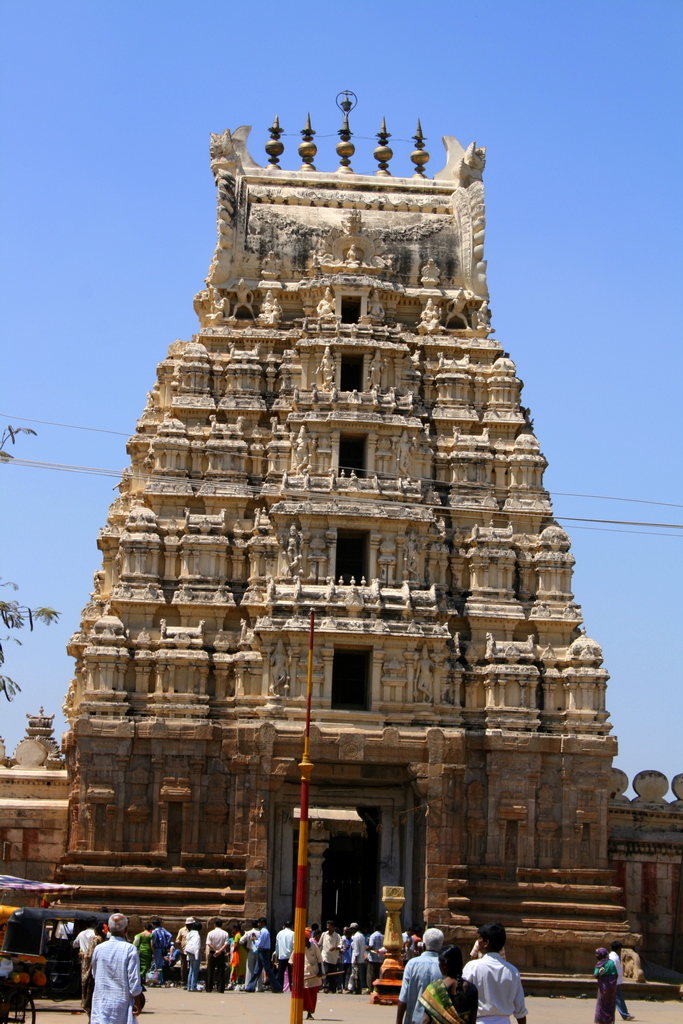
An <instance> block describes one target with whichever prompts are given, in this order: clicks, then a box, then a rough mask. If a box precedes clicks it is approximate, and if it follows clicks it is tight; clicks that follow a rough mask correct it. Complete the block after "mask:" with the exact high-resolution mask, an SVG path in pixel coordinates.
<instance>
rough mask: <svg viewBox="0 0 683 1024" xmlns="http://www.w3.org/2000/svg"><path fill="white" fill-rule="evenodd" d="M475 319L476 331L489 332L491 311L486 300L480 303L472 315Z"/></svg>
mask: <svg viewBox="0 0 683 1024" xmlns="http://www.w3.org/2000/svg"><path fill="white" fill-rule="evenodd" d="M474 317H475V329H478V330H485V331H490V330H491V310H490V309H489V304H488V301H487V300H486V299H484V301H483V302H482V304H481V306H480V307H479V309H478V310H477V312H476V313H475V314H474Z"/></svg>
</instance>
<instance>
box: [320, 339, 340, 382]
mask: <svg viewBox="0 0 683 1024" xmlns="http://www.w3.org/2000/svg"><path fill="white" fill-rule="evenodd" d="M335 372H336V366H335V362H334V356H333V355H332V353H331V351H330V346H329V345H326V346H325V351H324V353H323V357H322V359H321V361H320V366H319V367H318V373H319V374H320V376H321V377H322V381H323V390H324V391H331V390H332V388H333V387H334V378H335Z"/></svg>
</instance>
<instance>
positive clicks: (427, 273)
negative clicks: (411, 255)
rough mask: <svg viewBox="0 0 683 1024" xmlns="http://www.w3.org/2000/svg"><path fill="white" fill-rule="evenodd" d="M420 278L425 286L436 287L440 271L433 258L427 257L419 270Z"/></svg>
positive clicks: (439, 278)
mask: <svg viewBox="0 0 683 1024" xmlns="http://www.w3.org/2000/svg"><path fill="white" fill-rule="evenodd" d="M420 273H421V275H422V276H421V277H420V280H421V281H422V284H423V285H424V286H425V287H426V288H438V287H439V281H440V280H441V271H440V270H439V268H438V267H437V265H436V263H435V262H434V260H433V259H432V258H431V256H430V257H429V259H428V260H427V262H426V263H425V265H424V267H423V268H422V270H421V272H420Z"/></svg>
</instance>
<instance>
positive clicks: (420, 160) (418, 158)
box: [410, 117, 429, 178]
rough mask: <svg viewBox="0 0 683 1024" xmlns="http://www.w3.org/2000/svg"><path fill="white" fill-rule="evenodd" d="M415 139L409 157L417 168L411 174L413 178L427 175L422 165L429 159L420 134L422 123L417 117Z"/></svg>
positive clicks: (422, 136) (423, 139)
mask: <svg viewBox="0 0 683 1024" xmlns="http://www.w3.org/2000/svg"><path fill="white" fill-rule="evenodd" d="M413 138H414V140H415V149H414V150H413V152H412V153H411V154H410V159H411V160H412V161H413V163H414V164H415V166H416V168H417V173H416V174H414V175H413V177H414V178H426V177H427V175H426V174H425V172H424V165H425V164H426V163H427V162H428V161H429V153H428V152H427V151H426V150H425V138H424V135H423V134H422V125H421V124H420V119H419V117H418V119H417V128H416V129H415V134H414V135H413Z"/></svg>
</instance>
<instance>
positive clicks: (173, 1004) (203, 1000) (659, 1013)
mask: <svg viewBox="0 0 683 1024" xmlns="http://www.w3.org/2000/svg"><path fill="white" fill-rule="evenodd" d="M147 995H148V1000H147V1006H146V1007H145V1010H144V1012H143V1014H142V1015H141V1016H140V1018H139V1020H140V1024H188V1022H189V1021H191V1020H194V1019H198V1018H204V1019H206V1020H219V1019H220V1020H223V1021H225V1020H226V1018H228V1019H229V1021H230V1024H232V1022H233V1021H247V1020H249V1021H251V1022H252V1024H289V1009H290V998H289V995H288V994H287V993H283V994H282V995H272V994H271V993H270V992H255V993H253V994H245V993H242V992H226V993H225V995H219V994H218V993H217V992H212V993H210V994H207V993H206V992H185V991H183V990H182V989H177V988H176V989H154V990H150V991H149V992H148V993H147ZM527 1005H528V1009H529V1018H528V1020H529V1024H592V1021H593V1011H594V1009H595V1004H594V1003H593V1000H592V999H571V998H568V999H545V998H540V997H539V998H533V997H529V998H528V1000H527ZM43 1007H44V1009H43ZM628 1007H629V1010H630V1011H631V1013H632V1014H634V1016H635V1018H636V1020H637V1021H638V1022H639V1024H682V1022H683V1004H681V1003H680V1002H666V1003H649V1002H641V1001H638V1002H632V1001H630V1000H629V1004H628ZM78 1009H79V1004H77V1003H57V1004H55V1003H47V1004H39V1014H38V1022H37V1024H65V1022H66V1021H67V1020H69V1019H73V1020H78V1018H79V1017H80V1019H81V1020H82V1021H83V1022H84V1024H85V1022H86V1021H87V1016H86V1015H85V1014H83V1013H80V1014H78V1013H76V1012H75V1011H77V1010H78ZM395 1016H396V1011H395V1010H394V1009H393V1007H390V1006H371V1005H370V1003H369V1002H368V999H367V997H366V996H351V995H337V996H325V995H321V996H320V998H319V999H318V1008H317V1010H316V1013H315V1019H316V1020H318V1021H335V1022H346V1021H348V1022H349V1024H390V1022H391V1021H393V1020H394V1019H395ZM617 1021H619V1015H618V1014H617Z"/></svg>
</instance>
